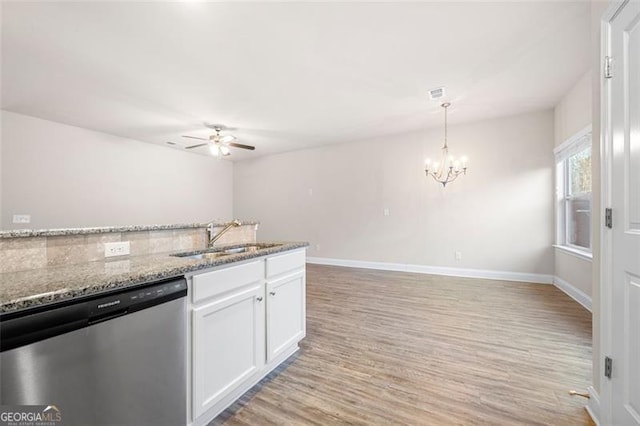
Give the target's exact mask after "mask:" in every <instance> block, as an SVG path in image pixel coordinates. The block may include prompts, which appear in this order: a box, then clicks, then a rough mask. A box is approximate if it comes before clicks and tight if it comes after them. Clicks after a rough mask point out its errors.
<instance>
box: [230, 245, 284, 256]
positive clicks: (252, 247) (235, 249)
mask: <svg viewBox="0 0 640 426" xmlns="http://www.w3.org/2000/svg"><path fill="white" fill-rule="evenodd" d="M274 246H275V244H253V245H250V246H242V247H233V248H228V249H224V250H222V252H223V253H229V254H236V253H246V252H248V251H257V250H260V249H264V248H269V247H274Z"/></svg>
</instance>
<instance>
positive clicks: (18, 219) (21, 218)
mask: <svg viewBox="0 0 640 426" xmlns="http://www.w3.org/2000/svg"><path fill="white" fill-rule="evenodd" d="M13 223H31V215H30V214H14V215H13Z"/></svg>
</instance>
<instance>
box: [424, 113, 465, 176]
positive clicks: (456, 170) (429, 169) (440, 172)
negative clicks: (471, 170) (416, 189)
mask: <svg viewBox="0 0 640 426" xmlns="http://www.w3.org/2000/svg"><path fill="white" fill-rule="evenodd" d="M440 106H441V107H442V108H444V145H443V146H442V154H441V160H440V162H435V163H432V162H431V159H429V158H427V159H426V161H425V166H424V172H425V174H426V175H427V176H431V177H432V178H433V179H434V180H435V181H436V182H438V183H441V184H442V187H445V186H447V184H448V183H450V182H453V181H454V180H456V179H457V178H458V176H460V175H466V174H467V162H468V159H467V157H465V156H463V157H460V158H459V159H456V158H454V157H453V156H451V155H449V146H448V145H447V108H449V107H450V106H451V103H449V102H445V103H443V104H442V105H440Z"/></svg>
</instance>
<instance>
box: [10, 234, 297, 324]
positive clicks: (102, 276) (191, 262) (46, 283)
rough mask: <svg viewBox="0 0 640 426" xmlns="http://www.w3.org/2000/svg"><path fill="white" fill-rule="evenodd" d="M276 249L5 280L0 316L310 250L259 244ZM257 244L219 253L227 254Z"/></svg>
mask: <svg viewBox="0 0 640 426" xmlns="http://www.w3.org/2000/svg"><path fill="white" fill-rule="evenodd" d="M256 244H257V245H273V246H272V247H265V248H260V249H258V250H255V251H248V252H244V253H237V254H229V255H226V256H221V257H218V258H215V259H189V258H185V257H175V256H171V254H172V253H164V254H153V255H147V256H133V257H129V258H126V259H122V260H109V261H96V262H86V263H81V264H75V265H65V266H57V267H47V268H41V269H32V270H28V271H19V272H7V273H2V274H0V314H7V313H10V312H16V311H20V310H23V309H28V308H32V307H36V306H41V305H45V304H50V303H56V302H62V301H65V300H70V299H73V298H76V297H81V296H87V295H92V294H99V293H103V292H109V291H113V290H116V289H122V288H126V287H134V286H136V285H140V284H144V283H147V282H150V281H155V280H161V279H165V278H172V277H177V276H181V275H184V274H186V273H189V272H194V271H198V270H201V269H206V268H212V267H215V266H220V265H226V264H230V263H234V262H240V261H243V260H248V259H252V258H257V257H262V256H267V255H270V254H274V253H280V252H284V251H289V250H294V249H298V248H302V247H307V246H308V245H309V243H306V242H260V243H256ZM248 245H254V244H232V245H227V246H220V247H216V249H220V250H224V249H229V248H234V247H241V246H248Z"/></svg>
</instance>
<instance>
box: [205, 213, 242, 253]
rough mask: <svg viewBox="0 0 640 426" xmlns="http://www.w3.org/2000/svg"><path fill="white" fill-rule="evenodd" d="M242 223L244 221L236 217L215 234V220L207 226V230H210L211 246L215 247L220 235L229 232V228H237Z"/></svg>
mask: <svg viewBox="0 0 640 426" xmlns="http://www.w3.org/2000/svg"><path fill="white" fill-rule="evenodd" d="M240 225H242V223H241V222H240V221H239V220H238V219H234V220H233V221H231V222H229V223H228V224H227V225H226V226H225V227H224V228H222V229H221V230H220V232H218V233H217V234H215V235H214V234H213V228H214V225H213V222H212V223H210V224H209V227H208V228H207V230H208V231H209V247H213V244H214V243H215V242H216V241H218V240H219V239H220V237H222V236H223V235H224V234H225V232H227V231H228V230H229V229H231V228H235V227H237V226H240Z"/></svg>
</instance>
